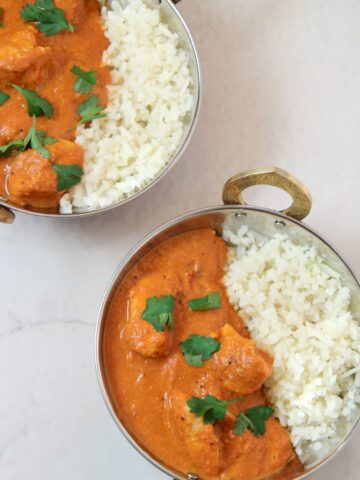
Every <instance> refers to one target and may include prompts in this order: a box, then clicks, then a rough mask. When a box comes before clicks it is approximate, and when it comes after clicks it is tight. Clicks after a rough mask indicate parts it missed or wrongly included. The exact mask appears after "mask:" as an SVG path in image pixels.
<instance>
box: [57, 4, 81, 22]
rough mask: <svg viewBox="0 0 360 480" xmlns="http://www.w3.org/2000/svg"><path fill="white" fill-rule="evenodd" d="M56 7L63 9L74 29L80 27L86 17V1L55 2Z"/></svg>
mask: <svg viewBox="0 0 360 480" xmlns="http://www.w3.org/2000/svg"><path fill="white" fill-rule="evenodd" d="M55 5H56V6H57V7H58V8H61V10H63V12H64V14H65V18H66V20H67V21H68V22H69V23H71V25H72V26H73V27H79V26H80V25H81V24H82V22H83V20H84V18H85V15H86V8H85V0H55Z"/></svg>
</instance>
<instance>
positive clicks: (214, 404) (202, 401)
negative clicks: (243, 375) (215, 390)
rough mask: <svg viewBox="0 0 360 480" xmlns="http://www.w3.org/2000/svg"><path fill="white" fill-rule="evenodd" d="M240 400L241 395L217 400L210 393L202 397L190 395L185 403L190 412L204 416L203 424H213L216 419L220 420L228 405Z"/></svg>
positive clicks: (222, 418) (223, 416)
mask: <svg viewBox="0 0 360 480" xmlns="http://www.w3.org/2000/svg"><path fill="white" fill-rule="evenodd" d="M241 400H242V398H241V397H239V398H234V400H218V399H217V398H216V397H213V396H212V395H206V397H204V398H199V397H192V398H190V400H188V401H187V402H186V404H187V406H188V407H189V409H190V412H191V413H194V414H195V415H196V416H197V417H204V424H205V425H208V424H214V423H215V422H216V421H218V422H222V421H223V420H224V418H225V415H226V410H227V408H228V406H229V405H230V404H231V403H235V402H239V401H241Z"/></svg>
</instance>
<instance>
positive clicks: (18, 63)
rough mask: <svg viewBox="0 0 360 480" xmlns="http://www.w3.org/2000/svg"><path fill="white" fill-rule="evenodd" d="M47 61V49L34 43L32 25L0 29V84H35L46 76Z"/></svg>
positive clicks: (48, 62) (49, 62) (48, 64)
mask: <svg viewBox="0 0 360 480" xmlns="http://www.w3.org/2000/svg"><path fill="white" fill-rule="evenodd" d="M51 64H52V60H51V49H50V48H49V47H43V46H39V45H38V44H37V40H36V30H35V28H34V27H33V26H32V25H29V26H26V27H25V28H23V29H21V30H20V29H17V30H9V29H0V84H5V83H7V82H12V83H14V82H17V81H20V80H21V85H22V86H27V85H34V84H37V85H39V84H40V83H43V82H44V81H46V80H47V79H48V77H49V74H50V69H51V68H50V66H51Z"/></svg>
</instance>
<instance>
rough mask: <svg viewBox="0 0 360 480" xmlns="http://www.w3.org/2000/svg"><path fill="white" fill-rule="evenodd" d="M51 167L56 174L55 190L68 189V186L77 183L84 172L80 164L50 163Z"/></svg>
mask: <svg viewBox="0 0 360 480" xmlns="http://www.w3.org/2000/svg"><path fill="white" fill-rule="evenodd" d="M51 168H52V169H53V170H54V172H55V173H56V175H57V178H58V184H57V190H58V192H61V191H62V190H68V189H69V188H71V187H73V186H74V185H77V184H78V183H79V182H80V180H81V177H82V175H83V173H84V171H83V169H82V168H81V167H80V165H59V164H56V165H52V166H51Z"/></svg>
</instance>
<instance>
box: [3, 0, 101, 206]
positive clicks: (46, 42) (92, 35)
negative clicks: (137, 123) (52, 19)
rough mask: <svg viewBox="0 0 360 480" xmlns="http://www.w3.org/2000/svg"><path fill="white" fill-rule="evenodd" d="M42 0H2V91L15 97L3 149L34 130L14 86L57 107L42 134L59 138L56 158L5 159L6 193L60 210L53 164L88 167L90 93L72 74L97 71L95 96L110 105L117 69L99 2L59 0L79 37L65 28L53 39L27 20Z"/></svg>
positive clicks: (30, 154)
mask: <svg viewBox="0 0 360 480" xmlns="http://www.w3.org/2000/svg"><path fill="white" fill-rule="evenodd" d="M34 2H35V0H1V2H0V6H1V8H2V9H3V18H2V23H3V26H2V27H1V28H0V91H2V92H5V93H7V94H8V95H10V99H9V100H8V101H6V102H5V103H4V105H3V106H0V146H2V145H6V144H8V143H9V142H10V141H11V140H14V139H16V138H25V137H26V135H27V133H28V131H29V129H30V128H31V127H32V122H33V120H32V118H30V116H29V114H28V109H27V104H26V101H25V99H24V97H23V96H22V95H21V94H20V93H19V92H17V91H16V90H15V89H14V88H12V87H11V86H10V85H9V84H11V83H12V84H17V85H19V86H21V87H23V88H26V89H30V90H33V91H35V92H36V93H37V94H38V95H40V96H41V97H43V98H45V99H46V100H48V101H49V102H50V103H51V105H52V106H53V107H54V114H53V116H52V118H50V119H47V118H46V117H45V116H42V117H38V118H37V119H36V126H37V129H38V130H42V131H45V132H46V133H47V134H48V135H49V136H51V137H54V138H56V139H57V140H58V142H57V143H55V144H54V145H50V146H49V147H48V148H49V150H50V152H51V159H50V161H46V159H44V157H42V156H41V155H40V154H39V152H37V151H33V150H30V151H27V152H24V153H23V154H20V153H19V152H17V151H16V150H13V151H12V154H11V157H10V158H8V159H4V158H1V157H0V196H1V197H3V198H6V199H9V200H10V201H12V202H14V203H16V204H19V205H23V206H33V207H37V208H56V207H57V206H58V202H59V199H60V198H61V196H62V195H63V193H64V192H57V188H56V187H57V178H56V174H55V172H54V171H53V170H52V169H51V168H50V167H51V164H52V163H59V164H65V165H69V164H78V165H80V166H82V165H83V156H84V152H83V149H82V147H80V146H79V145H76V144H75V143H73V140H74V139H75V128H74V127H76V125H77V123H78V122H79V120H80V116H79V114H78V113H77V109H78V107H79V105H80V104H81V103H83V102H84V101H85V100H86V99H87V98H88V97H89V95H87V94H79V93H76V92H75V91H74V88H73V87H74V82H75V81H76V79H77V78H78V77H76V76H75V75H74V74H73V73H71V72H70V69H71V68H72V67H73V66H74V65H77V66H79V67H81V68H82V69H83V70H85V71H89V70H96V71H97V81H96V85H94V87H93V89H92V91H91V94H96V95H97V96H98V98H99V104H100V105H102V106H106V104H107V90H106V85H107V84H109V83H110V72H109V69H108V68H107V67H106V66H105V65H104V64H103V62H102V56H103V52H104V50H106V48H107V47H108V40H107V39H106V37H105V34H104V31H103V27H102V24H101V17H100V7H99V4H98V2H97V0H54V4H55V6H56V7H58V8H61V9H62V10H63V12H64V14H65V17H66V19H67V21H68V22H70V23H71V24H72V25H73V27H74V32H73V33H72V32H70V31H68V30H63V31H61V32H59V33H56V34H55V35H52V36H45V35H44V34H43V33H41V32H39V31H38V30H37V28H36V27H35V24H34V23H33V22H25V21H24V20H23V19H22V18H21V16H20V11H21V9H22V8H23V7H24V6H25V5H27V4H29V3H32V4H33V3H34Z"/></svg>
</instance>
